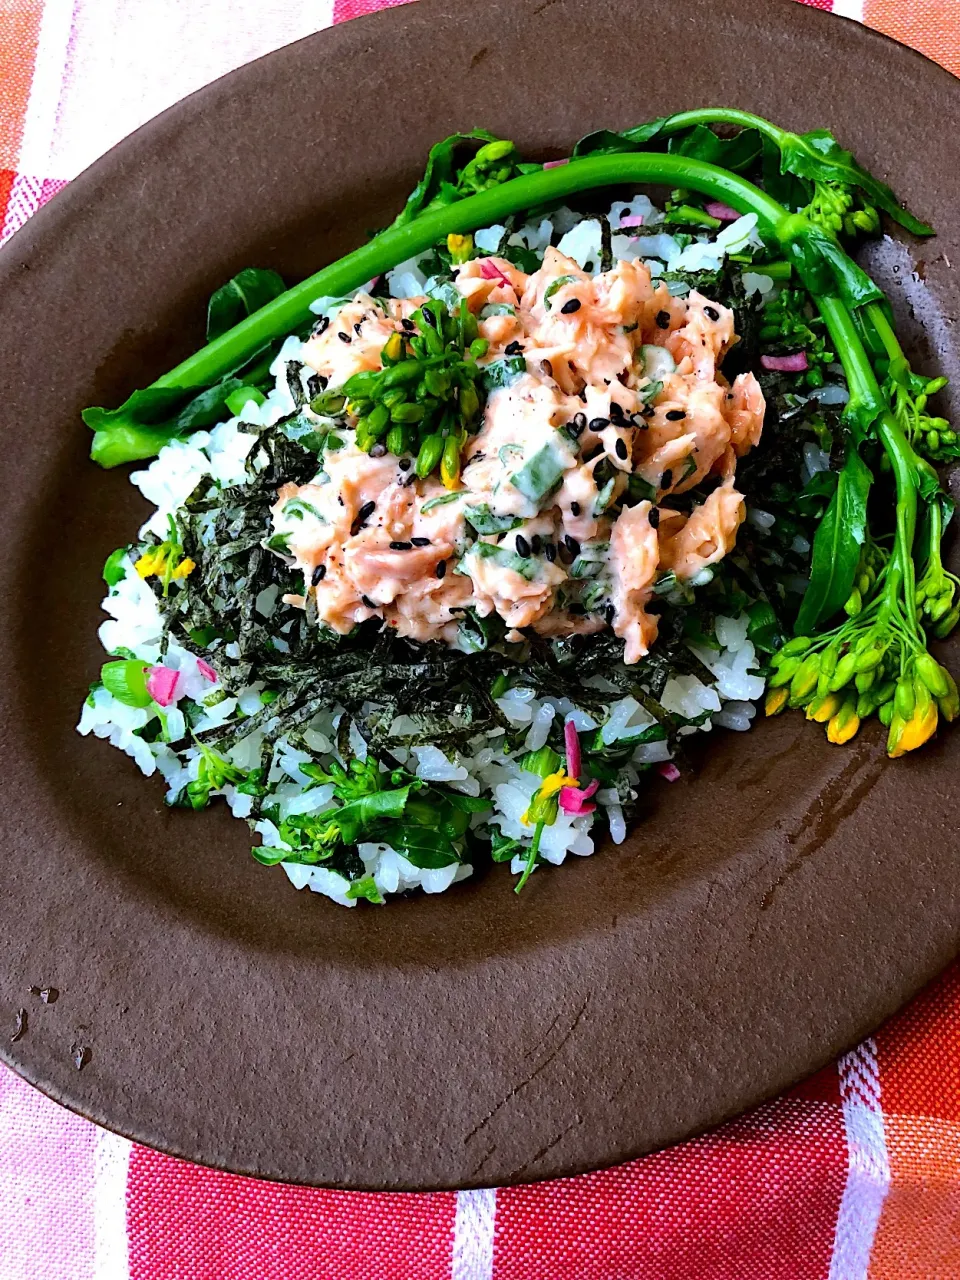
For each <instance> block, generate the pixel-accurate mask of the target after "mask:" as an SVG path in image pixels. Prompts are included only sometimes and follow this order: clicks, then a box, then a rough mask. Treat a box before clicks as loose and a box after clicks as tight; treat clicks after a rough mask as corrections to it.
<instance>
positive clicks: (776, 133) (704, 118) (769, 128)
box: [660, 107, 787, 147]
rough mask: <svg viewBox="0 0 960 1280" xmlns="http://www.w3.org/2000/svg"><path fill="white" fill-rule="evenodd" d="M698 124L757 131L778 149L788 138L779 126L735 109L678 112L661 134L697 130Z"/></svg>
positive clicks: (666, 121)
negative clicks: (731, 126)
mask: <svg viewBox="0 0 960 1280" xmlns="http://www.w3.org/2000/svg"><path fill="white" fill-rule="evenodd" d="M698 124H704V125H712V124H730V125H736V126H737V127H738V128H740V129H756V131H757V133H762V134H763V135H764V137H767V138H769V139H770V141H771V142H775V143H776V144H777V146H778V147H782V146H783V141H784V139H785V138H786V136H787V131H786V130H785V129H781V128H780V127H779V125H775V124H773V123H772V122H771V121H769V120H764V119H763V117H762V116H755V115H752V114H751V113H750V112H749V111H737V110H736V109H735V108H733V107H698V108H697V109H696V110H695V111H678V112H677V114H676V115H675V116H669V117H668V118H667V119H666V120H665V121H664V123H663V125H662V127H661V129H660V132H661V133H662V134H671V133H681V132H682V131H683V130H684V129H693V128H695V127H696V126H697V125H698Z"/></svg>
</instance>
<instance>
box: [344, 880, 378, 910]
mask: <svg viewBox="0 0 960 1280" xmlns="http://www.w3.org/2000/svg"><path fill="white" fill-rule="evenodd" d="M347 897H348V898H366V900H367V902H375V903H376V904H377V905H378V906H380V905H381V904H382V903H383V901H384V898H383V894H382V893H381V892H380V890H379V889H378V888H377V882H376V880H374V878H373V876H361V877H360V879H359V880H353V881H351V884H350V888H349V889H348V890H347Z"/></svg>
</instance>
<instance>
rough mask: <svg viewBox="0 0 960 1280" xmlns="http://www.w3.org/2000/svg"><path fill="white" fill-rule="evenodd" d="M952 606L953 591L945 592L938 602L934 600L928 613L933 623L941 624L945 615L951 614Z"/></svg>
mask: <svg viewBox="0 0 960 1280" xmlns="http://www.w3.org/2000/svg"><path fill="white" fill-rule="evenodd" d="M952 604H953V591H952V590H948V591H946V592H944V594H943V595H942V596H940V597H939V598H938V599H937V600H934V601H933V603H932V604H931V606H930V608H929V609H927V611H926V612H927V614H928V616H929V618H930V620H931V622H939V621H940V619H941V618H942V617H943V616H944V615H945V614H947V613H949V612H950V606H951V605H952Z"/></svg>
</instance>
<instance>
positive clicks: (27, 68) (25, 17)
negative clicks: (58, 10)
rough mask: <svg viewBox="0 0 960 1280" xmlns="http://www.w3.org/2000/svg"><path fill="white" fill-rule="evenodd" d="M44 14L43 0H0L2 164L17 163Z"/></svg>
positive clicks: (0, 154)
mask: <svg viewBox="0 0 960 1280" xmlns="http://www.w3.org/2000/svg"><path fill="white" fill-rule="evenodd" d="M42 16H43V0H0V168H5V169H15V168H16V166H17V157H18V155H19V152H20V139H21V138H22V136H23V122H24V119H25V117H26V114H27V102H28V101H29V98H30V85H31V82H32V80H33V62H34V58H35V57H36V56H37V42H38V40H39V37H40V19H41V17H42Z"/></svg>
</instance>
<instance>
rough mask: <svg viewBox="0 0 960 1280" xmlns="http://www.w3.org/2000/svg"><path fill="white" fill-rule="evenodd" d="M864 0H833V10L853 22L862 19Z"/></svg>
mask: <svg viewBox="0 0 960 1280" xmlns="http://www.w3.org/2000/svg"><path fill="white" fill-rule="evenodd" d="M863 4H864V0H833V12H834V13H838V14H839V15H840V17H841V18H850V19H852V20H853V21H854V22H862V21H863Z"/></svg>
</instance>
